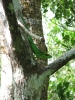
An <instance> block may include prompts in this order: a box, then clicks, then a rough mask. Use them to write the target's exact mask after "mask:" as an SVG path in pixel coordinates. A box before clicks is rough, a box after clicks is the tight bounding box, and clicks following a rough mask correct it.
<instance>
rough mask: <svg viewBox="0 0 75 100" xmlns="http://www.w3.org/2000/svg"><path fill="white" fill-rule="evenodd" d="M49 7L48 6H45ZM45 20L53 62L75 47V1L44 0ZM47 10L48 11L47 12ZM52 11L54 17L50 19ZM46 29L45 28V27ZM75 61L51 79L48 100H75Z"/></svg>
mask: <svg viewBox="0 0 75 100" xmlns="http://www.w3.org/2000/svg"><path fill="white" fill-rule="evenodd" d="M44 5H47V6H44ZM42 9H44V10H45V11H46V12H44V10H43V18H44V19H45V24H46V25H45V26H46V28H47V29H44V31H45V30H47V32H45V35H46V37H47V40H46V45H47V47H48V51H49V53H50V54H52V59H50V60H49V62H52V61H53V60H55V59H56V58H58V57H60V56H61V55H62V54H63V53H65V52H66V51H68V50H70V49H72V48H73V47H75V1H74V0H61V1H60V0H50V1H49V0H42ZM46 9H47V10H46ZM49 10H51V11H52V12H53V14H54V17H53V18H51V19H50V16H51V13H50V12H49ZM44 28H45V27H44ZM74 65H75V63H74V60H73V61H71V62H70V63H68V64H67V65H65V67H63V68H62V69H60V70H59V71H58V72H56V73H55V74H54V75H52V76H51V77H50V83H49V88H48V100H73V99H74V98H75V95H74V94H75V89H74V86H75V78H74V77H75V74H74V72H75V66H74Z"/></svg>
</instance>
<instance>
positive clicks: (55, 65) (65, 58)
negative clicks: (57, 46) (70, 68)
mask: <svg viewBox="0 0 75 100" xmlns="http://www.w3.org/2000/svg"><path fill="white" fill-rule="evenodd" d="M74 58H75V48H74V49H71V50H70V51H68V52H66V53H65V54H63V55H62V56H61V57H60V58H58V59H57V60H55V61H54V62H52V63H51V64H49V65H48V66H47V67H46V68H45V69H44V71H43V72H44V74H45V73H47V74H46V75H52V74H53V73H55V72H56V71H57V70H59V69H60V68H61V67H63V66H64V65H66V64H67V63H68V62H69V61H70V60H72V59H74Z"/></svg>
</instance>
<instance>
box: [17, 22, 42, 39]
mask: <svg viewBox="0 0 75 100" xmlns="http://www.w3.org/2000/svg"><path fill="white" fill-rule="evenodd" d="M17 21H18V25H19V26H20V27H21V28H22V30H23V31H24V32H25V33H27V34H28V35H31V36H32V37H33V38H35V39H37V40H41V39H42V37H40V36H37V35H35V34H33V33H32V32H30V31H29V30H27V29H26V27H24V25H23V24H22V23H21V22H20V21H19V20H17ZM23 36H24V34H23ZM24 37H25V36H24Z"/></svg>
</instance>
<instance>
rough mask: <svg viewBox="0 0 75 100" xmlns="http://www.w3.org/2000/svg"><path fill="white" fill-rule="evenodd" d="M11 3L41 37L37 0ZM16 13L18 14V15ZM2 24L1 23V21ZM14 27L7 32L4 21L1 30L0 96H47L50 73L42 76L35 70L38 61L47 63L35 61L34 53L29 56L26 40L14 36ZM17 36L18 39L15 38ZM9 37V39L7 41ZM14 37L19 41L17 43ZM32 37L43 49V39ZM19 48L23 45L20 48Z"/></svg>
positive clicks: (39, 99)
mask: <svg viewBox="0 0 75 100" xmlns="http://www.w3.org/2000/svg"><path fill="white" fill-rule="evenodd" d="M11 1H12V0H10V2H11ZM3 2H5V1H3ZM13 3H14V8H15V11H16V13H18V12H19V11H20V12H21V10H22V13H23V16H24V17H25V20H26V21H27V24H28V26H29V28H30V31H31V32H33V33H37V35H39V36H42V37H43V30H42V15H41V2H40V0H30V1H25V0H21V4H22V8H23V9H21V7H20V5H19V3H18V0H17V1H16V0H13ZM5 4H7V6H9V5H8V4H9V1H8V0H7V1H6V2H5V3H3V5H4V7H5ZM16 5H17V6H16ZM18 5H19V6H18ZM8 10H9V9H8ZM8 10H6V11H5V13H6V16H7V19H8V23H9V27H10V26H11V24H14V23H15V22H13V21H12V23H10V22H9V21H10V20H12V19H10V18H8V17H9V16H8V14H7V12H8ZM10 16H11V14H10ZM12 16H13V15H12ZM17 17H18V18H19V16H17ZM14 18H15V15H14ZM1 26H2V27H4V25H3V22H2V25H1ZM5 27H6V26H5ZM15 27H16V28H15V29H16V30H17V24H16V25H15ZM3 29H5V28H3ZM14 31H15V30H14ZM14 31H13V30H12V29H10V32H9V29H8V25H7V28H6V30H5V32H4V31H3V32H1V35H2V37H3V40H1V42H3V44H1V50H2V51H1V53H2V59H1V60H2V73H1V76H2V77H1V90H2V94H1V99H2V100H47V88H48V80H49V77H48V76H47V77H44V75H39V74H38V73H37V69H38V68H37V67H39V66H38V65H37V63H39V64H40V66H44V65H47V60H40V59H37V61H34V57H32V53H31V51H30V50H29V47H28V46H29V44H27V43H26V44H27V45H26V44H25V43H24V42H23V41H22V39H21V37H20V35H16V36H15V35H14V34H15V33H16V32H15V33H14ZM18 33H19V31H18ZM8 36H9V37H8ZM14 37H15V38H16V39H15V38H14ZM18 38H19V41H20V42H19V41H18ZM9 39H10V41H8V40H9ZM16 41H18V42H17V43H16ZM35 41H36V43H37V46H38V47H39V48H40V49H41V50H42V51H46V46H45V42H44V41H42V42H41V41H40V45H39V41H37V40H35ZM27 42H28V41H27ZM21 43H24V44H25V45H26V46H25V45H24V44H23V46H22V44H21ZM17 45H18V46H17ZM19 45H20V46H19ZM24 46H25V47H24ZM17 48H18V49H17ZM20 48H21V49H22V52H21V50H20ZM24 50H25V51H24ZM26 50H27V51H28V50H29V51H28V52H29V54H28V53H26V52H27V51H26ZM31 59H32V60H33V61H34V65H33V64H32V62H30V60H31ZM32 66H33V67H32ZM44 67H45V66H44ZM5 80H6V81H5Z"/></svg>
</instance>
